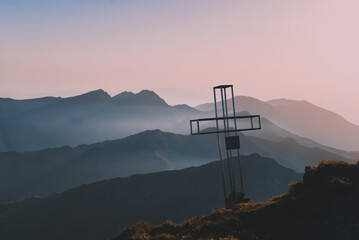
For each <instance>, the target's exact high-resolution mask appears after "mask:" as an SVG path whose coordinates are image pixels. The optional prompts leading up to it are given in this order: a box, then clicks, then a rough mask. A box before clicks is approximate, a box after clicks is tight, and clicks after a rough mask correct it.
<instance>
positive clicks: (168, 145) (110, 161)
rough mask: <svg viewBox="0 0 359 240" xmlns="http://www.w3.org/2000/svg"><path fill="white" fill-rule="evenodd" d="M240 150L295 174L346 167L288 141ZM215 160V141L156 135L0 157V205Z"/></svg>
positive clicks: (251, 143) (249, 143) (248, 141)
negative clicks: (322, 166) (330, 165)
mask: <svg viewBox="0 0 359 240" xmlns="http://www.w3.org/2000/svg"><path fill="white" fill-rule="evenodd" d="M223 144H224V143H223V142H222V145H223ZM241 146H242V149H243V150H242V151H241V154H242V155H249V154H252V153H259V154H260V155H262V156H265V157H269V158H272V159H275V160H276V161H277V162H278V163H279V164H281V165H282V166H285V167H289V168H292V169H294V170H296V171H298V172H304V167H305V166H307V165H316V164H317V163H318V161H320V160H326V159H336V160H346V161H351V160H349V159H345V158H343V157H341V156H339V155H336V154H333V153H330V152H327V151H324V150H322V149H319V148H308V147H305V146H302V145H300V144H298V143H297V142H296V141H294V140H292V139H290V138H286V139H281V140H280V141H277V142H271V141H267V140H264V139H261V138H255V137H247V136H245V135H242V134H241ZM217 159H218V148H217V140H216V136H214V135H201V136H186V135H179V134H173V133H165V132H162V131H160V130H152V131H145V132H142V133H139V134H136V135H132V136H129V137H127V138H123V139H120V140H113V141H106V142H102V143H96V144H91V145H80V146H78V147H76V148H70V147H63V148H55V149H46V150H41V151H35V152H23V153H18V152H6V153H0V203H4V202H7V201H10V200H18V199H22V198H24V197H29V196H34V195H48V194H51V193H54V192H62V191H64V190H66V189H69V188H72V187H76V186H79V185H81V184H85V183H92V182H96V181H100V180H104V179H110V178H115V177H126V176H129V175H132V174H136V173H149V172H157V171H163V170H175V169H182V168H185V167H191V166H199V165H202V164H205V163H208V162H211V161H215V160H217Z"/></svg>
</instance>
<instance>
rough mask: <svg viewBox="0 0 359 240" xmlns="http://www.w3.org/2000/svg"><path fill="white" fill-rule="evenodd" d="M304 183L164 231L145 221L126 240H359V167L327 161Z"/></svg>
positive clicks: (163, 227) (310, 171) (125, 232)
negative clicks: (278, 194) (281, 192)
mask: <svg viewBox="0 0 359 240" xmlns="http://www.w3.org/2000/svg"><path fill="white" fill-rule="evenodd" d="M303 180H304V181H303V183H296V184H292V185H291V186H290V188H289V190H288V193H287V194H283V195H281V196H279V197H275V198H273V199H271V200H270V201H267V202H262V203H240V204H238V205H236V206H235V207H234V208H232V209H219V210H216V211H214V212H213V213H211V214H210V215H208V216H202V217H196V218H192V219H190V220H186V221H184V223H183V224H175V223H173V222H170V221H167V222H165V223H163V224H162V225H159V226H153V225H152V224H150V223H148V222H144V221H142V222H139V223H137V224H136V225H134V226H133V227H131V228H128V229H125V230H123V231H122V232H121V234H120V235H119V236H118V237H116V238H114V240H122V239H123V240H124V239H134V240H135V239H148V240H160V239H188V240H190V239H203V240H207V239H208V240H209V239H223V240H224V239H231V240H236V239H238V240H239V239H240V240H254V239H261V240H287V239H298V240H299V239H308V240H317V239H328V240H354V239H359V208H358V202H359V191H358V189H359V162H358V164H355V165H354V164H353V165H349V164H348V163H345V162H325V163H321V164H319V165H318V166H317V167H315V168H307V171H306V173H305V174H304V177H303Z"/></svg>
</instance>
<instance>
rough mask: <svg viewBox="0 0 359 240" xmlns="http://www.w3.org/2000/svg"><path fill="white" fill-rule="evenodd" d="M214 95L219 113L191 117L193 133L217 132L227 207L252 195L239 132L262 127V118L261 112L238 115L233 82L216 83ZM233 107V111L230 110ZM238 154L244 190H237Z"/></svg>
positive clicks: (241, 188)
mask: <svg viewBox="0 0 359 240" xmlns="http://www.w3.org/2000/svg"><path fill="white" fill-rule="evenodd" d="M227 90H230V94H231V95H232V101H231V102H232V104H230V103H228V102H229V100H228V99H227ZM217 91H220V97H221V101H220V104H217V95H216V92H217ZM213 95H214V110H215V117H214V118H201V119H193V120H190V128H191V135H202V134H213V133H216V134H217V142H218V150H219V158H220V163H221V170H222V183H223V193H224V201H225V205H226V208H230V207H232V206H233V205H234V204H235V203H238V202H246V201H248V199H246V198H244V187H243V176H242V166H241V158H240V139H239V132H241V131H251V130H259V129H261V128H262V126H261V118H260V115H246V116H236V109H235V104H234V93H233V85H219V86H216V87H213ZM230 105H232V106H230ZM229 107H232V109H230V108H229ZM230 110H232V114H231V115H229V113H228V112H229V111H230ZM214 122H215V127H214V126H213V124H214ZM201 125H202V126H201ZM220 134H222V135H224V139H225V145H226V149H225V152H226V157H227V166H228V167H227V171H228V178H227V180H229V188H230V191H229V194H228V196H227V192H226V176H225V167H224V164H223V155H222V148H221V140H220V139H221V138H220ZM235 154H237V156H235ZM234 158H237V159H238V166H239V181H240V191H237V189H236V182H235V176H234V167H233V159H234Z"/></svg>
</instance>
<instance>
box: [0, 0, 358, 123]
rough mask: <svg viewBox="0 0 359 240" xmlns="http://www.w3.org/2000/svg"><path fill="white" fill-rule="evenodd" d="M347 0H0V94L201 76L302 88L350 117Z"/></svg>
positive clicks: (174, 89) (291, 91) (175, 84)
mask: <svg viewBox="0 0 359 240" xmlns="http://www.w3.org/2000/svg"><path fill="white" fill-rule="evenodd" d="M358 7H359V3H358V2H357V1H354V0H345V1H340V2H338V1H335V0H329V1H324V0H313V1H309V0H304V1H299V0H294V1H284V0H275V1H220V2H217V1H203V0H200V1H195V2H194V1H181V2H179V1H160V0H155V1H150V2H146V1H130V2H128V1H116V0H109V1H101V2H98V1H61V2H47V1H41V0H31V1H24V0H23V1H16V2H14V1H7V0H5V1H1V2H0V34H1V36H2V37H1V38H0V43H1V44H0V52H1V55H0V83H1V86H2V87H1V89H0V97H10V98H15V99H26V98H35V97H42V96H63V97H67V96H73V95H78V94H81V93H84V92H88V91H91V90H95V89H103V90H105V91H107V92H108V93H109V94H110V95H114V94H117V93H120V92H122V91H133V92H138V91H140V90H141V89H149V90H153V91H155V92H156V93H158V94H159V95H160V96H161V97H163V98H164V99H165V100H166V101H167V102H168V103H169V104H172V105H173V104H177V103H184V104H188V105H190V106H196V105H198V104H201V103H204V102H211V101H212V87H213V86H214V85H219V84H233V85H234V86H235V95H240V96H243V95H245V96H252V97H255V98H258V99H260V100H263V101H268V100H271V99H277V98H287V99H294V100H307V101H309V102H311V103H313V104H315V105H318V106H320V107H323V108H326V109H328V110H331V111H334V112H336V113H338V114H340V115H341V116H343V117H344V118H345V119H347V120H348V121H350V122H353V123H355V124H357V125H359V111H355V110H354V107H355V105H356V104H358V103H359V97H358V94H357V90H358V89H359V81H358V77H359V72H358V68H357V62H358V56H359V46H358V44H357V43H358V42H359V30H358V28H357V26H356V25H357V24H356V23H357V22H359V16H358V15H357V13H356V9H358Z"/></svg>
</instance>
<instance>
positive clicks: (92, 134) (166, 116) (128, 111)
mask: <svg viewBox="0 0 359 240" xmlns="http://www.w3.org/2000/svg"><path fill="white" fill-rule="evenodd" d="M200 115H201V112H200V111H198V110H196V109H194V108H191V107H189V106H184V105H182V106H169V105H168V104H167V103H166V102H165V101H164V100H163V99H162V98H160V97H159V96H158V95H157V94H156V93H154V92H152V91H149V90H143V91H141V92H139V93H137V94H134V93H131V92H123V93H121V94H119V95H116V96H114V97H111V96H110V95H109V94H108V93H106V92H105V91H103V90H96V91H92V92H88V93H85V94H82V95H79V96H74V97H68V98H53V97H47V98H39V99H31V100H13V99H0V151H30V150H39V149H44V148H48V147H60V146H64V145H70V146H76V145H79V144H83V143H95V142H99V141H104V140H109V139H118V138H122V137H126V136H129V135H131V134H134V133H138V132H141V131H145V130H148V129H157V128H160V129H162V130H165V131H168V130H171V131H173V132H177V133H180V132H188V131H189V130H188V120H189V119H190V118H191V117H193V116H200Z"/></svg>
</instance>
